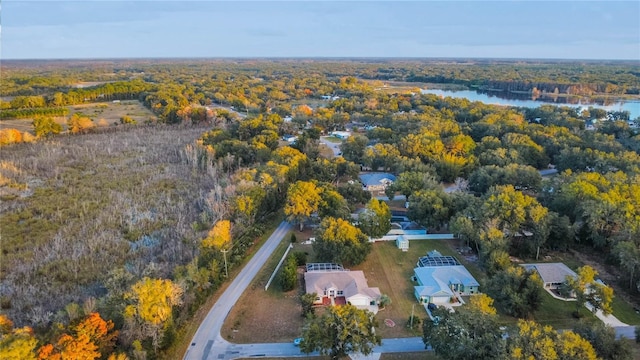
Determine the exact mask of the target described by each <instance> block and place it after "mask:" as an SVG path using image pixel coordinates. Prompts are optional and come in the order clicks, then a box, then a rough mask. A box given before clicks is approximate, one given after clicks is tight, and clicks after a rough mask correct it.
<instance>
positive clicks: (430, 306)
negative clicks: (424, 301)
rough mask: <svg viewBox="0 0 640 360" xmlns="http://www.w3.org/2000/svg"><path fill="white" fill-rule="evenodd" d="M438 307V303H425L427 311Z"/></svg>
mask: <svg viewBox="0 0 640 360" xmlns="http://www.w3.org/2000/svg"><path fill="white" fill-rule="evenodd" d="M437 308H438V305H436V304H434V303H429V305H427V309H429V311H433V310H435V309H437Z"/></svg>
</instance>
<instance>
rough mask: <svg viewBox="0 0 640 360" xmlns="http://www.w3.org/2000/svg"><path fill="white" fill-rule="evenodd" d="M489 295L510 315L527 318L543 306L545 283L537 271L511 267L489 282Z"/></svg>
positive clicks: (498, 273)
mask: <svg viewBox="0 0 640 360" xmlns="http://www.w3.org/2000/svg"><path fill="white" fill-rule="evenodd" d="M486 287H487V293H488V294H489V295H490V296H491V297H493V298H494V299H495V300H496V304H497V306H498V307H499V308H501V309H503V310H504V311H505V312H507V313H508V314H511V315H513V316H516V317H519V318H526V317H528V316H530V315H531V314H533V313H534V312H535V311H536V310H537V309H538V308H539V307H540V305H541V304H542V299H543V297H542V291H543V283H542V280H541V279H540V277H539V276H538V274H537V273H536V272H535V271H527V270H525V269H524V268H523V267H521V266H511V267H509V268H507V269H506V270H503V271H499V272H497V273H496V274H495V275H493V276H492V277H491V278H490V279H489V280H487V285H486Z"/></svg>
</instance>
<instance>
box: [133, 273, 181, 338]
mask: <svg viewBox="0 0 640 360" xmlns="http://www.w3.org/2000/svg"><path fill="white" fill-rule="evenodd" d="M182 294H183V290H182V287H180V285H178V284H175V283H173V282H172V281H171V280H168V279H151V278H148V277H145V278H144V279H142V280H140V281H139V282H137V283H135V284H134V285H133V286H132V287H131V291H129V292H128V293H127V294H125V298H126V299H127V300H129V301H131V305H128V306H127V307H126V308H125V314H124V315H125V320H127V322H128V323H127V325H128V326H129V327H146V328H147V329H148V332H147V333H146V334H143V336H150V337H151V338H152V342H153V346H154V348H155V349H156V350H157V349H158V348H159V346H160V340H161V339H162V335H163V333H162V330H163V325H165V323H166V322H167V321H168V320H170V319H171V313H172V309H173V307H174V306H177V305H180V304H181V303H182Z"/></svg>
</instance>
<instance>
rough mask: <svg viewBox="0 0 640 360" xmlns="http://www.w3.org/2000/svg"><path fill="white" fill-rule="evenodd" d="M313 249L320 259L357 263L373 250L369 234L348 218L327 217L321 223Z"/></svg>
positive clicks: (349, 263) (347, 263)
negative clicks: (352, 223)
mask: <svg viewBox="0 0 640 360" xmlns="http://www.w3.org/2000/svg"><path fill="white" fill-rule="evenodd" d="M313 250H314V251H315V253H316V257H317V258H318V260H319V261H324V262H335V263H343V264H345V265H357V264H360V263H361V262H363V261H364V259H365V258H366V257H367V255H368V254H369V252H370V251H371V244H370V243H369V239H368V238H367V235H365V234H364V233H363V232H362V231H361V230H360V229H358V228H357V227H355V226H353V225H351V223H349V222H348V221H346V220H343V219H335V218H331V217H329V218H325V219H324V220H322V222H321V223H320V227H319V229H318V236H317V239H316V241H315V243H314V244H313Z"/></svg>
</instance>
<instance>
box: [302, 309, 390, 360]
mask: <svg viewBox="0 0 640 360" xmlns="http://www.w3.org/2000/svg"><path fill="white" fill-rule="evenodd" d="M377 326H378V323H377V322H376V320H375V316H374V314H373V313H372V312H370V311H367V310H360V309H357V308H356V307H355V306H353V305H343V306H332V307H329V308H328V309H327V311H326V312H325V313H324V314H323V315H322V316H320V317H317V318H314V317H310V318H308V320H307V322H306V324H305V326H304V328H303V329H304V330H303V331H302V338H303V340H302V343H301V344H300V350H302V351H303V352H304V353H306V354H308V353H310V352H313V351H319V352H320V354H321V355H329V356H331V358H333V359H339V358H341V357H344V356H346V355H347V354H349V353H352V352H359V353H362V354H364V355H369V354H370V353H371V352H372V350H373V346H375V345H381V344H382V341H381V337H380V335H377V334H376V332H375V328H376V327H377Z"/></svg>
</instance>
